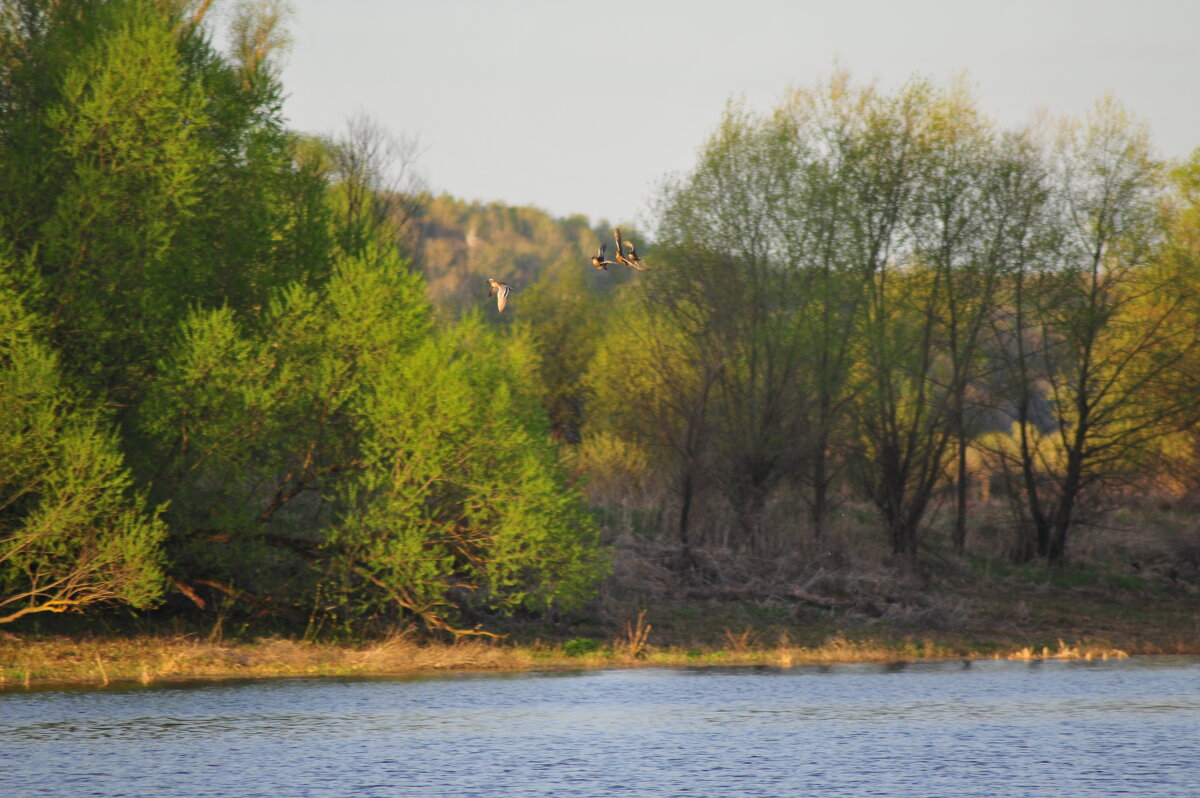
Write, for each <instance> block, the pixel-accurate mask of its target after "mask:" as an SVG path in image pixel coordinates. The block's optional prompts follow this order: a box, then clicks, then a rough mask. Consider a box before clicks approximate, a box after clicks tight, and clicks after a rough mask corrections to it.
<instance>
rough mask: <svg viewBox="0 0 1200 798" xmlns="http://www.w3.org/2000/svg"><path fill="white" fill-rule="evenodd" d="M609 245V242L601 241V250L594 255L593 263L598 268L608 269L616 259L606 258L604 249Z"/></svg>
mask: <svg viewBox="0 0 1200 798" xmlns="http://www.w3.org/2000/svg"><path fill="white" fill-rule="evenodd" d="M607 246H608V244H605V243H604V242H603V241H601V242H600V251H599V252H597V253H596V254H595V255H593V256H592V265H593V266H595V267H596V268H597V269H603V270H604V271H608V267H609V266H612V265H613V263H614V262H615V261H611V260H605V259H604V250H605V248H606V247H607Z"/></svg>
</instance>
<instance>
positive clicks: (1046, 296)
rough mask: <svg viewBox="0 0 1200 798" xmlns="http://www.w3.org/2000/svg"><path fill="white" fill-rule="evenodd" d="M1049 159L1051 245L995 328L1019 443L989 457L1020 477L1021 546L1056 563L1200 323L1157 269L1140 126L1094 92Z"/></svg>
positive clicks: (1147, 429)
mask: <svg viewBox="0 0 1200 798" xmlns="http://www.w3.org/2000/svg"><path fill="white" fill-rule="evenodd" d="M1055 156H1056V165H1057V170H1056V173H1055V178H1056V185H1055V193H1054V195H1053V199H1054V203H1055V204H1054V206H1053V210H1054V212H1055V214H1054V216H1053V217H1052V219H1051V221H1052V223H1053V224H1054V226H1055V230H1056V232H1057V239H1056V242H1055V243H1056V247H1055V248H1054V249H1053V250H1052V253H1051V254H1052V259H1051V260H1049V261H1048V262H1046V265H1045V266H1044V267H1042V268H1040V269H1039V268H1038V262H1037V261H1034V262H1032V263H1030V264H1028V265H1026V266H1024V267H1023V268H1022V270H1021V271H1020V272H1019V273H1018V274H1017V275H1016V278H1015V280H1016V282H1015V289H1016V291H1017V293H1016V295H1015V296H1014V299H1013V307H1014V310H1013V314H1012V317H1011V320H1010V321H1009V323H1008V324H1007V325H1006V327H1005V329H1004V330H1003V331H1002V334H1003V335H1004V346H1003V347H1002V348H1001V351H1003V352H1004V353H1005V354H1006V357H1008V358H1009V368H1010V370H1011V372H1012V377H1013V382H1014V384H1015V388H1014V391H1013V392H1012V393H1011V394H1010V395H1011V396H1012V397H1013V400H1014V401H1013V405H1012V406H1013V416H1014V417H1013V421H1014V436H1015V437H1016V438H1017V441H1016V445H1015V446H1011V447H1007V448H1004V449H1000V450H998V451H997V456H999V457H1000V458H1001V459H1002V461H1003V462H1004V463H1005V465H1006V466H1007V467H1008V468H1009V472H1010V473H1013V474H1016V475H1017V476H1018V478H1019V483H1018V484H1017V485H1015V486H1014V487H1015V488H1016V489H1017V491H1018V496H1019V498H1020V499H1021V502H1020V505H1019V508H1020V511H1021V520H1022V521H1023V522H1024V523H1025V524H1026V525H1028V526H1029V527H1031V531H1032V540H1031V541H1030V543H1031V546H1030V548H1029V549H1028V550H1027V551H1028V554H1033V553H1036V554H1037V555H1038V556H1041V557H1044V558H1045V559H1046V560H1047V561H1048V562H1049V563H1051V564H1060V563H1062V562H1064V561H1065V559H1066V556H1067V546H1068V542H1069V537H1070V532H1071V531H1072V529H1073V528H1074V527H1075V522H1076V518H1077V515H1078V513H1079V509H1080V503H1081V499H1082V498H1083V497H1085V496H1092V497H1093V498H1098V495H1099V493H1100V492H1101V491H1102V490H1103V489H1104V488H1105V487H1107V486H1111V485H1112V484H1114V483H1116V482H1120V481H1124V480H1127V479H1129V478H1130V477H1131V476H1132V475H1133V474H1134V473H1136V472H1137V471H1138V470H1139V467H1140V466H1141V464H1142V463H1144V461H1145V457H1146V456H1147V455H1148V454H1149V453H1150V452H1151V451H1152V450H1153V447H1154V444H1155V441H1156V440H1157V439H1158V438H1159V437H1160V436H1162V435H1163V434H1164V433H1165V432H1166V431H1167V430H1168V429H1169V428H1170V426H1171V424H1172V423H1173V422H1174V421H1175V419H1177V418H1178V417H1179V414H1180V413H1181V412H1182V411H1183V410H1184V409H1185V408H1186V407H1188V406H1189V405H1190V403H1191V399H1190V397H1188V396H1186V395H1183V394H1182V393H1181V392H1180V391H1178V390H1177V387H1178V386H1179V385H1181V384H1188V383H1186V381H1185V379H1186V374H1185V373H1184V372H1183V370H1182V368H1183V366H1184V364H1185V363H1187V362H1188V361H1189V360H1190V359H1191V357H1192V355H1193V353H1194V352H1195V351H1196V347H1197V346H1198V345H1200V337H1198V335H1200V328H1197V326H1196V315H1195V313H1194V311H1193V310H1192V309H1191V308H1192V307H1194V303H1195V299H1196V298H1195V296H1194V294H1193V293H1192V292H1191V291H1190V290H1188V289H1189V286H1188V284H1187V283H1186V282H1184V281H1181V280H1179V279H1178V276H1177V274H1174V273H1172V270H1170V269H1164V268H1158V267H1157V266H1156V252H1157V251H1158V245H1159V242H1160V240H1161V231H1162V227H1161V217H1160V216H1159V213H1158V209H1159V206H1158V202H1157V198H1158V186H1159V175H1160V167H1159V165H1158V164H1157V163H1156V162H1155V161H1154V159H1153V158H1152V157H1151V155H1150V151H1149V147H1148V143H1147V136H1146V132H1145V130H1144V128H1142V127H1140V126H1137V125H1135V124H1134V123H1133V122H1132V120H1131V119H1130V118H1129V116H1128V115H1127V114H1126V113H1125V112H1124V111H1123V110H1122V109H1121V108H1120V107H1119V106H1118V105H1117V104H1116V103H1115V101H1113V100H1112V99H1111V98H1104V99H1102V100H1101V101H1099V102H1098V103H1097V105H1096V107H1095V110H1094V111H1093V112H1092V113H1091V114H1090V115H1089V116H1088V117H1087V118H1086V119H1085V120H1084V121H1083V123H1082V124H1075V123H1066V124H1064V126H1063V127H1062V130H1061V133H1060V137H1059V140H1058V142H1057V147H1056V150H1055ZM1038 392H1040V395H1041V396H1042V397H1044V401H1045V403H1046V409H1047V411H1048V416H1049V417H1048V419H1046V420H1045V422H1042V419H1040V418H1038V416H1037V407H1038V405H1037V402H1036V400H1037V399H1038ZM1147 397H1154V399H1155V401H1147Z"/></svg>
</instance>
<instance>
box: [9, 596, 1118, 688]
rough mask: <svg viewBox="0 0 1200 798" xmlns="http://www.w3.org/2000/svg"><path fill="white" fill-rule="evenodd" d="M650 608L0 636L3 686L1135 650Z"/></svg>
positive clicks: (1106, 654)
mask: <svg viewBox="0 0 1200 798" xmlns="http://www.w3.org/2000/svg"><path fill="white" fill-rule="evenodd" d="M651 632H652V626H651V624H649V623H647V622H646V621H645V614H644V613H642V614H639V616H638V618H637V619H635V620H634V621H631V622H630V623H629V625H628V627H627V630H626V634H625V635H624V636H622V637H619V638H617V639H616V640H615V641H614V644H613V645H612V646H611V647H603V648H600V649H598V650H596V651H593V652H589V653H588V654H586V655H583V656H571V655H570V654H568V653H567V652H566V651H565V650H564V647H563V646H562V645H557V644H547V643H540V642H535V643H534V644H531V645H526V646H517V645H511V644H508V643H504V642H496V641H491V640H478V639H473V640H460V641H458V642H453V643H428V642H421V641H418V640H415V639H413V638H412V637H411V636H409V635H407V634H398V635H395V636H393V637H390V638H388V639H387V640H384V641H382V642H379V643H376V644H373V645H370V646H364V647H339V646H333V645H320V644H314V643H303V642H297V641H294V640H287V639H280V638H275V639H269V640H259V641H257V642H254V643H247V644H217V643H207V642H202V641H199V640H194V639H190V638H155V637H137V638H120V639H90V640H72V639H68V638H48V639H39V640H28V641H22V640H12V639H7V640H5V641H3V642H0V689H22V688H29V687H33V686H38V685H48V684H64V683H75V684H89V685H95V686H107V685H109V684H119V683H125V684H128V683H135V682H140V683H142V684H151V683H154V682H173V681H184V680H216V679H231V678H270V677H295V676H383V675H393V674H406V673H414V672H432V671H445V670H462V671H484V670H508V671H520V670H533V669H559V668H570V669H579V668H612V667H638V666H659V667H680V666H686V667H697V666H721V665H765V666H772V667H785V668H786V667H794V666H801V665H832V664H845V663H883V662H912V661H920V660H940V659H983V658H994V659H1017V660H1032V659H1084V660H1091V659H1108V658H1114V657H1125V656H1129V652H1126V651H1124V650H1122V649H1118V648H1115V647H1113V646H1110V645H1106V644H1103V643H1097V642H1076V643H1071V644H1069V643H1066V642H1064V641H1062V640H1060V641H1058V647H1057V648H1056V649H1051V648H1049V647H1042V648H1040V649H1038V648H1034V647H1032V646H1022V647H1016V646H1012V647H1008V648H1005V649H1003V650H996V651H971V650H968V649H964V648H963V647H962V645H961V643H959V642H955V641H946V640H940V641H939V640H936V639H933V638H931V637H926V638H921V639H914V638H906V639H903V640H900V641H888V640H885V639H873V638H866V637H863V638H855V637H850V636H848V635H846V634H845V633H842V632H840V631H839V632H836V633H834V634H833V635H831V636H829V637H828V638H826V639H825V640H823V641H822V642H820V643H818V644H815V645H797V644H795V643H792V642H791V641H790V639H789V637H788V635H787V634H782V635H780V638H779V640H778V642H777V643H776V644H775V645H768V646H758V645H755V644H754V640H755V638H756V637H757V636H759V632H758V630H756V629H753V628H750V627H747V628H746V629H744V630H742V631H741V632H736V633H735V632H731V631H729V630H728V629H727V630H726V638H727V640H726V642H727V645H724V646H718V647H713V648H684V647H680V646H663V647H658V646H655V645H653V643H652V642H651Z"/></svg>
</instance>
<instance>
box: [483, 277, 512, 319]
mask: <svg viewBox="0 0 1200 798" xmlns="http://www.w3.org/2000/svg"><path fill="white" fill-rule="evenodd" d="M488 285H489V286H491V288H489V289H488V296H493V295H495V297H496V308H497V310H498V312H500V313H503V312H504V309H505V308H506V307H508V295H509V294H511V293H512V290H513V287H512V286H511V285H509V284H508V283H502V282H500V281H499V280H494V279H492V278H491V277H489V278H488Z"/></svg>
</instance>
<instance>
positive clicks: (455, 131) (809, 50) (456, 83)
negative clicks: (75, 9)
mask: <svg viewBox="0 0 1200 798" xmlns="http://www.w3.org/2000/svg"><path fill="white" fill-rule="evenodd" d="M292 5H293V7H294V10H295V18H294V19H293V20H292V22H291V25H290V27H291V32H292V38H293V46H292V50H291V53H290V54H289V56H288V57H287V61H286V68H285V70H284V83H285V86H286V88H287V91H288V94H289V97H288V99H287V102H286V105H285V113H286V115H287V116H288V118H289V120H290V124H291V126H292V127H294V128H296V129H299V130H305V131H310V132H319V133H329V132H334V131H336V130H337V129H338V128H339V127H340V126H341V125H343V123H344V120H345V119H346V118H347V117H348V116H349V115H351V114H354V113H358V112H364V113H366V114H367V115H369V116H370V117H372V118H373V119H375V120H376V121H377V122H379V123H381V124H382V125H384V126H385V127H386V128H388V129H389V130H391V131H393V132H394V133H397V134H407V135H416V136H418V137H419V139H420V142H421V148H422V149H421V157H420V166H421V169H422V170H423V171H424V173H425V174H426V176H427V178H428V181H429V183H430V185H431V187H432V188H433V189H434V190H435V191H447V192H450V193H451V194H454V195H456V196H458V197H462V198H465V199H480V200H503V201H504V202H508V203H512V204H532V205H536V206H539V207H541V208H544V209H546V210H548V211H550V212H551V213H554V214H555V215H567V214H570V213H583V214H586V215H588V216H589V217H591V218H592V220H593V221H597V220H598V219H600V218H606V219H608V220H609V221H610V222H636V221H638V220H639V219H640V220H643V221H649V220H648V219H647V218H646V217H647V214H648V204H649V200H650V199H651V197H652V196H653V193H654V189H655V186H656V185H657V184H658V182H659V181H660V179H661V178H662V176H663V175H664V174H666V173H668V172H672V171H679V170H686V169H687V168H689V167H690V166H691V165H692V163H693V162H694V159H695V155H696V151H697V148H698V147H699V146H700V145H701V143H702V142H703V140H704V138H705V136H706V135H707V134H708V132H709V131H710V130H711V129H712V128H713V126H714V125H715V123H716V122H717V120H718V118H719V116H720V114H721V111H722V109H723V108H724V106H725V104H726V102H727V100H728V99H729V98H731V97H744V98H745V100H746V101H747V102H748V103H749V104H750V105H751V106H753V107H757V108H767V107H769V106H770V105H771V104H772V103H774V102H775V101H776V100H777V99H778V98H779V97H780V96H781V95H782V93H783V92H784V90H785V89H786V88H787V87H788V86H791V85H810V84H812V83H814V82H815V81H817V80H818V79H820V78H821V77H822V76H825V75H827V74H828V73H829V72H830V70H831V68H832V66H833V64H834V62H835V59H836V60H837V61H839V62H840V63H841V64H842V65H843V66H845V67H846V68H848V69H849V70H850V71H851V72H852V74H854V75H855V76H856V77H857V78H859V79H861V80H870V79H877V80H878V81H879V82H880V83H881V84H882V85H884V86H896V85H899V84H900V83H902V82H903V81H904V80H905V79H907V78H908V77H910V76H911V75H913V74H914V73H920V74H923V75H926V76H928V77H931V78H934V79H936V80H938V81H944V80H947V79H949V78H951V77H953V76H954V75H955V74H957V73H960V72H963V71H965V72H966V73H967V76H968V80H969V82H970V83H971V84H972V85H973V86H974V89H975V95H976V97H977V98H978V99H979V104H980V107H981V108H982V109H983V110H984V111H985V112H987V113H989V114H992V115H994V116H995V117H997V118H998V119H999V120H1000V121H1001V122H1002V123H1003V124H1007V125H1015V124H1019V123H1021V122H1023V121H1025V120H1026V119H1028V118H1029V117H1030V115H1031V114H1032V113H1033V112H1034V111H1035V110H1036V109H1038V108H1044V109H1046V110H1048V111H1050V112H1051V113H1053V114H1079V113H1081V112H1082V111H1084V110H1086V109H1087V108H1088V107H1090V106H1091V104H1092V102H1093V101H1094V100H1095V99H1096V98H1097V97H1098V96H1100V95H1101V94H1102V93H1103V92H1105V91H1107V90H1112V91H1113V92H1115V94H1116V96H1117V97H1118V99H1120V100H1121V101H1122V102H1123V103H1124V104H1125V105H1126V107H1128V108H1129V109H1130V110H1131V111H1133V112H1134V114H1135V115H1137V116H1138V117H1140V118H1141V119H1143V120H1144V121H1145V122H1147V123H1148V124H1149V126H1150V128H1151V130H1152V132H1153V134H1154V140H1155V143H1156V145H1157V146H1158V148H1159V149H1160V151H1161V152H1162V153H1163V154H1164V155H1167V156H1170V157H1182V156H1184V155H1186V154H1187V153H1189V152H1191V151H1192V150H1193V149H1194V148H1196V147H1198V146H1200V38H1198V36H1200V2H1196V0H1138V1H1136V2H1131V1H1129V0H1123V1H1120V2H1118V1H1117V0H1090V1H1085V0H1070V1H1068V0H1003V1H1000V0H996V1H994V2H974V1H973V0H959V1H958V2H954V1H953V0H903V1H900V2H884V1H883V0H858V1H857V2H856V1H854V0H845V1H844V2H820V3H818V2H809V1H808V0H801V1H799V2H786V0H736V2H713V1H711V0H691V2H687V1H686V0H640V1H639V0H608V1H607V2H595V3H583V2H574V1H573V0H527V1H518V0H508V1H506V0H393V1H392V2H385V0H341V1H340V2H332V1H331V0H293V3H292Z"/></svg>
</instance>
